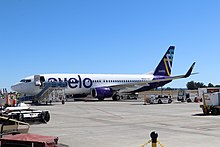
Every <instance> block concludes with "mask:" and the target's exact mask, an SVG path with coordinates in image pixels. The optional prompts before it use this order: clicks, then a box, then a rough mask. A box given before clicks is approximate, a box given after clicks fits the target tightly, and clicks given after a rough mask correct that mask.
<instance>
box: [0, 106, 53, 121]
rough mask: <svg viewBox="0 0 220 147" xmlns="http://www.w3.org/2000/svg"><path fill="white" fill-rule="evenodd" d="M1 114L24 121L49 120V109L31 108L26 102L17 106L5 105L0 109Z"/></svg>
mask: <svg viewBox="0 0 220 147" xmlns="http://www.w3.org/2000/svg"><path fill="white" fill-rule="evenodd" d="M1 115H2V116H6V117H10V118H12V119H16V120H19V121H24V122H42V123H47V122H48V121H49V120H50V113H49V111H47V110H35V109H31V108H30V107H28V106H27V105H26V104H22V105H20V106H17V107H6V108H5V109H3V110H2V112H1Z"/></svg>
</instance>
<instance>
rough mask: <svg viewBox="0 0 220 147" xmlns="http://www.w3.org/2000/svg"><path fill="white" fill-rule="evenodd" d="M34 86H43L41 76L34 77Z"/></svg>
mask: <svg viewBox="0 0 220 147" xmlns="http://www.w3.org/2000/svg"><path fill="white" fill-rule="evenodd" d="M34 84H35V86H41V81H40V75H35V76H34Z"/></svg>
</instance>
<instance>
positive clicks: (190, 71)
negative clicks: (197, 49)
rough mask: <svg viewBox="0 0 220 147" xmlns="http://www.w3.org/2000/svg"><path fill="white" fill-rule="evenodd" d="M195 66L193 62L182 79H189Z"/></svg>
mask: <svg viewBox="0 0 220 147" xmlns="http://www.w3.org/2000/svg"><path fill="white" fill-rule="evenodd" d="M195 64H196V62H194V63H193V64H192V66H191V67H190V69H189V70H188V71H187V73H186V74H185V75H184V78H187V77H189V76H190V75H191V74H192V70H193V68H194V66H195Z"/></svg>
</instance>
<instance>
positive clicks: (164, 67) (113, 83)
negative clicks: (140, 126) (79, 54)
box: [11, 46, 195, 100]
mask: <svg viewBox="0 0 220 147" xmlns="http://www.w3.org/2000/svg"><path fill="white" fill-rule="evenodd" d="M174 49H175V47H174V46H170V47H169V49H168V50H167V52H166V53H165V55H164V56H163V58H162V60H161V61H160V63H159V64H158V66H157V67H156V69H155V70H154V72H153V73H150V74H40V75H37V76H36V75H35V76H34V75H33V76H30V77H26V78H24V79H22V80H21V81H20V82H19V83H17V84H15V85H13V86H11V89H12V90H14V91H17V92H19V93H22V94H25V95H30V96H36V95H38V94H39V93H40V92H41V91H42V85H43V84H44V82H66V84H67V87H66V88H65V94H66V95H72V96H77V97H79V96H85V97H86V96H88V95H91V96H92V97H94V98H98V99H99V100H104V99H105V98H109V97H112V99H113V100H118V99H119V98H120V95H121V94H123V93H136V92H142V91H147V90H150V89H153V88H157V87H161V86H164V85H165V84H167V83H170V82H171V81H172V80H175V79H181V78H187V77H189V76H190V75H191V73H192V70H193V68H194V65H195V62H194V63H193V64H192V66H191V67H190V69H189V70H188V71H187V73H186V74H185V75H178V76H170V75H171V68H172V63H173V55H174Z"/></svg>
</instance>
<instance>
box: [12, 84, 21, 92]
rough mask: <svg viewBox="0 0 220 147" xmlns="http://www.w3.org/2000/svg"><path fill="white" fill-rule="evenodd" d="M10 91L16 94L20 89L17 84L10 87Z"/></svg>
mask: <svg viewBox="0 0 220 147" xmlns="http://www.w3.org/2000/svg"><path fill="white" fill-rule="evenodd" d="M11 89H12V90H13V91H16V92H20V90H21V89H20V87H19V84H15V85H12V86H11Z"/></svg>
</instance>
